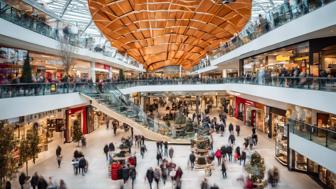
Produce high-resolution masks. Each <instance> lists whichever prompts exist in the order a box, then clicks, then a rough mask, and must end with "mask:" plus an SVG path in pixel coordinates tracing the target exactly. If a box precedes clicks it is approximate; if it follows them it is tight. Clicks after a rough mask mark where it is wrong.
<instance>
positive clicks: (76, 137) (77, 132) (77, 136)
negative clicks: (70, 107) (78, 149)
mask: <svg viewBox="0 0 336 189" xmlns="http://www.w3.org/2000/svg"><path fill="white" fill-rule="evenodd" d="M82 136H83V133H82V129H81V126H80V124H79V121H78V120H75V121H74V124H73V127H72V140H73V141H74V142H78V146H79V141H80V140H81V139H82Z"/></svg>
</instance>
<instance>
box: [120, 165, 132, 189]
mask: <svg viewBox="0 0 336 189" xmlns="http://www.w3.org/2000/svg"><path fill="white" fill-rule="evenodd" d="M129 176H130V173H129V168H128V166H125V165H124V167H123V168H122V169H121V178H122V179H123V180H124V184H125V183H126V182H127V181H128V178H129Z"/></svg>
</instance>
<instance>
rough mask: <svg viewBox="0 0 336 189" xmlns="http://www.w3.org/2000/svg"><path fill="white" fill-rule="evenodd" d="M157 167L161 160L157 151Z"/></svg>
mask: <svg viewBox="0 0 336 189" xmlns="http://www.w3.org/2000/svg"><path fill="white" fill-rule="evenodd" d="M156 160H157V165H160V161H161V160H162V155H161V152H160V151H158V152H157V154H156Z"/></svg>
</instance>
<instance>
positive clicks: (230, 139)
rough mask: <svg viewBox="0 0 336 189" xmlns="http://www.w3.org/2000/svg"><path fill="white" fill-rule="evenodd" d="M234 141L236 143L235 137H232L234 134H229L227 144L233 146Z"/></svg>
mask: <svg viewBox="0 0 336 189" xmlns="http://www.w3.org/2000/svg"><path fill="white" fill-rule="evenodd" d="M235 141H236V137H235V136H234V134H230V136H229V143H230V144H231V145H234V143H235Z"/></svg>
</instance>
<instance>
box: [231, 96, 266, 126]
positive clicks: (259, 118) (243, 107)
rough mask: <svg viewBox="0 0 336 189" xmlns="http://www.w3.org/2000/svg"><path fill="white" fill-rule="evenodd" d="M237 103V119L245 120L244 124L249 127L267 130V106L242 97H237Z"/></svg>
mask: <svg viewBox="0 0 336 189" xmlns="http://www.w3.org/2000/svg"><path fill="white" fill-rule="evenodd" d="M235 103H236V104H235V105H236V108H235V117H236V118H237V119H239V120H241V121H244V124H245V125H246V126H248V127H253V128H257V129H258V130H260V131H262V132H265V124H264V120H265V116H264V114H265V113H264V109H265V106H264V105H263V104H260V103H257V102H253V101H251V100H246V99H244V98H240V97H236V100H235Z"/></svg>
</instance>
